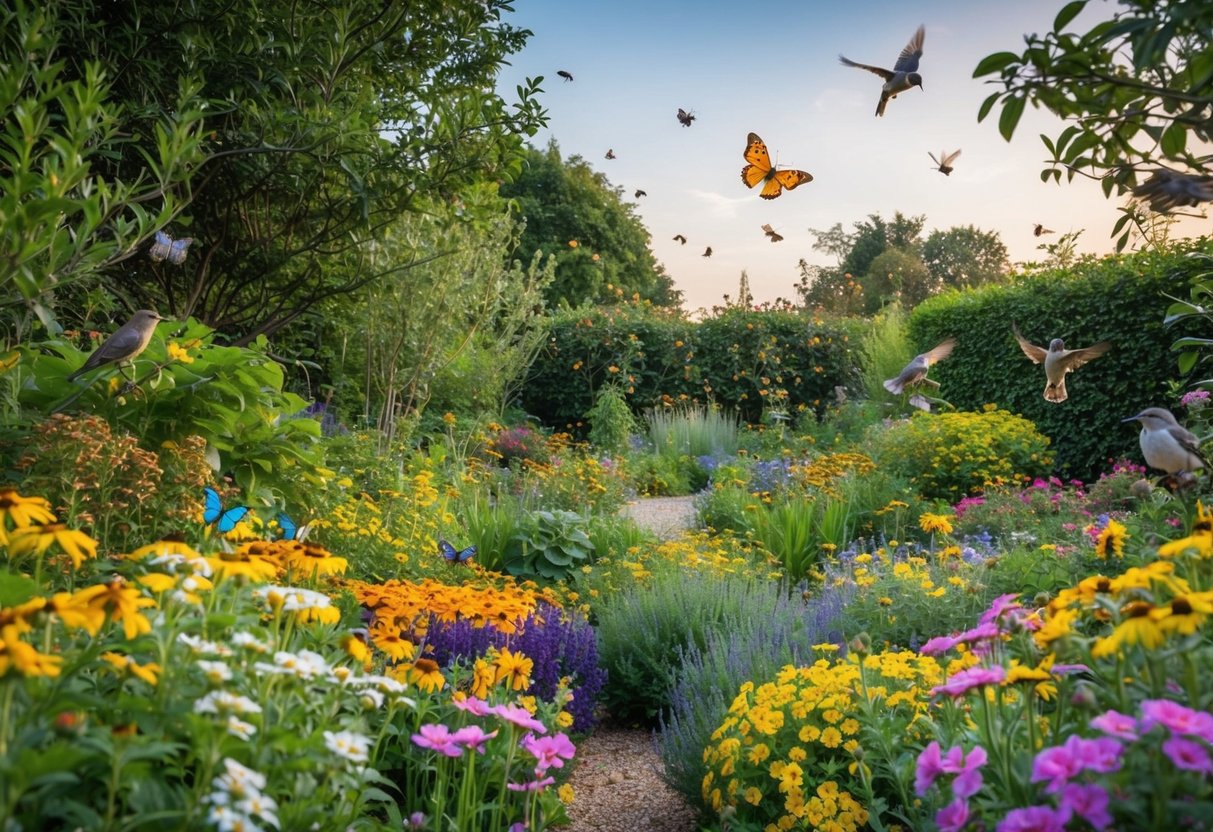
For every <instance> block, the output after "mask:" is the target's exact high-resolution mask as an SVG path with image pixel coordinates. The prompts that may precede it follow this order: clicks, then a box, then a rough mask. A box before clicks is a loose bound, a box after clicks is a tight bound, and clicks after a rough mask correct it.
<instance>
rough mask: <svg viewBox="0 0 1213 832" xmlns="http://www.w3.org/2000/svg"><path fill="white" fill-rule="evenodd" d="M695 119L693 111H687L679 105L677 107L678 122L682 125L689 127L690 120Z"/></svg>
mask: <svg viewBox="0 0 1213 832" xmlns="http://www.w3.org/2000/svg"><path fill="white" fill-rule="evenodd" d="M694 120H695V113H694V112H688V111H686V110H684V109H682V108H681V107H679V108H678V123H679V124H681V125H682V126H683V127H690V126H691V122H692V121H694Z"/></svg>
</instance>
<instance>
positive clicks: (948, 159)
mask: <svg viewBox="0 0 1213 832" xmlns="http://www.w3.org/2000/svg"><path fill="white" fill-rule="evenodd" d="M959 155H960V148H957V149H956V150H954V151H952V152H951V153H950V154H948V155H947V156H944V157H943V163H944V164H945V165H950V164H952V163H953V162H955V161H956V157H957V156H959Z"/></svg>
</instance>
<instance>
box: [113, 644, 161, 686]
mask: <svg viewBox="0 0 1213 832" xmlns="http://www.w3.org/2000/svg"><path fill="white" fill-rule="evenodd" d="M101 658H103V659H105V660H106V661H107V662H109V663H110V664H112V665H113V666H114V669H115V670H118V671H119V672H122V671H124V670H125V671H130V673H131V675H132V676H137V677H139V678H140V679H142V680H143V681H145V682H147V683H148V684H149V685H151V686H152V687H155V686H156V682H157V677H156V674H158V673H159V672H160V665H158V664H156V663H155V662H148V663H147V664H144V665H141V664H139V663H138V662H136V661H134V660H133V659H131V657H130V656H124V655H122V654H121V653H113V652H109V653H102V654H101Z"/></svg>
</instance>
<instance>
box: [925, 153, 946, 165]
mask: <svg viewBox="0 0 1213 832" xmlns="http://www.w3.org/2000/svg"><path fill="white" fill-rule="evenodd" d="M927 155H928V156H930V157H931V161H932V162H934V163H935V164H937V165H939V166H940V167H943V166H944V164H945V163H944V162H941V161H939V160H938V159H936V158H935V154H934V153H932V152H931V151H929V150H928V151H927ZM944 158H947V157H944Z"/></svg>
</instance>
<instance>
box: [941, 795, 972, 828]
mask: <svg viewBox="0 0 1213 832" xmlns="http://www.w3.org/2000/svg"><path fill="white" fill-rule="evenodd" d="M968 823H969V804H968V803H966V802H964V800H955V801H953V802H951V803H949V804H948V805H947V806H944V807H943V808H942V809H940V810H939V811H938V812H936V813H935V825H936V826H938V827H939V832H960V830H962V829H964V828H965V826H967V825H968Z"/></svg>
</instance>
